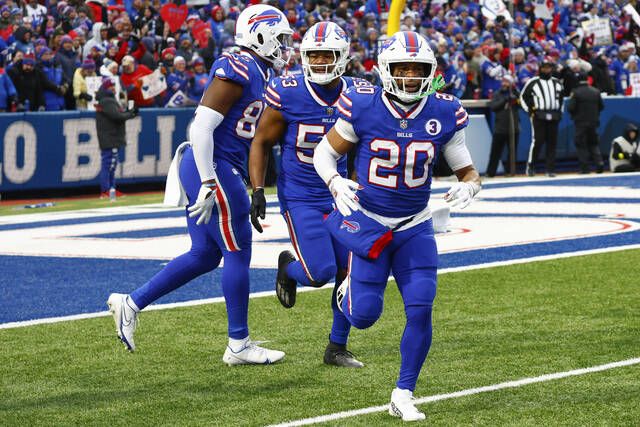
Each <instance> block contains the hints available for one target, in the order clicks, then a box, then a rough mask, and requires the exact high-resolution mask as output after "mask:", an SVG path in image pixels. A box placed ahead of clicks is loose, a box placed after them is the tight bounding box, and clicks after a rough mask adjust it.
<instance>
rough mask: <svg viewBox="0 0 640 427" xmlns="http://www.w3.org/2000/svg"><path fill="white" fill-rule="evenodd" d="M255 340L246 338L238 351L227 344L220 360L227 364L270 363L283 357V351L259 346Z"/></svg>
mask: <svg viewBox="0 0 640 427" xmlns="http://www.w3.org/2000/svg"><path fill="white" fill-rule="evenodd" d="M258 344H261V343H260V342H257V341H251V340H247V342H246V344H245V346H244V347H242V349H240V351H237V352H236V351H233V350H232V349H231V347H229V346H227V349H226V350H225V351H224V355H223V356H222V361H223V362H224V363H226V364H227V365H229V366H233V365H270V364H272V363H276V362H277V361H279V360H281V359H282V358H283V357H284V351H279V350H269V349H268V348H264V347H260V346H259V345H258Z"/></svg>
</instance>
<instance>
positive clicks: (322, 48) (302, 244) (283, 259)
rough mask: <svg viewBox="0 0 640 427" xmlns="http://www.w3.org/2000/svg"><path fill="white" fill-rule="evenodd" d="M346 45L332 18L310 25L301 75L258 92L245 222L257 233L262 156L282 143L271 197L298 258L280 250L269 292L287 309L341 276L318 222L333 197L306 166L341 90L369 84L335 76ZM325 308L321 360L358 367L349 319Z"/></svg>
mask: <svg viewBox="0 0 640 427" xmlns="http://www.w3.org/2000/svg"><path fill="white" fill-rule="evenodd" d="M349 45H350V40H349V37H348V36H347V34H346V33H345V32H344V30H343V29H342V28H340V27H339V26H338V25H336V24H334V23H333V22H327V21H324V22H320V23H318V24H315V25H314V26H312V27H311V28H309V30H308V31H307V32H306V33H305V35H304V38H303V39H302V43H301V44H300V54H301V59H302V69H303V75H296V76H293V75H287V76H284V77H279V78H277V79H274V80H273V81H272V82H271V83H270V84H269V86H268V87H267V90H266V91H265V95H264V98H265V101H266V103H267V108H266V109H265V112H264V114H263V115H262V118H261V119H260V123H259V124H258V130H257V131H256V136H255V138H254V140H253V142H252V144H251V152H250V154H249V173H250V175H251V184H252V187H253V195H252V200H251V222H252V223H253V225H254V227H255V228H256V230H258V231H259V232H262V226H261V225H260V221H259V220H258V217H260V218H262V219H264V218H265V209H266V200H265V197H264V189H263V186H264V179H265V169H266V164H267V153H268V152H269V151H270V150H271V147H273V145H275V144H276V143H278V142H280V141H282V162H281V166H280V171H281V172H280V176H279V177H278V199H279V201H280V210H281V213H282V215H283V216H284V219H285V221H286V223H287V227H288V229H289V236H290V238H291V243H292V244H293V247H294V249H295V251H296V254H297V255H298V260H296V258H295V257H294V256H293V254H292V253H291V252H289V251H284V252H282V253H280V256H279V259H278V274H277V278H276V294H277V296H278V299H279V300H280V302H281V303H282V305H283V306H285V307H287V308H291V307H293V305H294V304H295V302H296V284H297V283H300V284H301V285H303V286H314V287H320V286H322V285H324V284H325V283H327V282H328V281H330V280H334V278H335V283H336V287H337V286H338V285H339V284H340V283H341V281H342V280H343V279H344V276H345V273H344V272H345V269H346V262H347V251H346V250H345V248H344V247H343V246H341V245H339V244H337V242H335V241H333V240H332V239H331V236H330V235H329V232H328V231H327V230H326V229H325V228H324V227H323V224H322V222H323V218H324V216H326V215H327V214H329V213H330V212H331V211H332V210H333V207H332V204H333V198H332V197H331V193H329V191H328V190H327V186H326V185H325V184H324V182H323V181H322V180H321V179H320V177H319V176H318V174H317V173H316V171H315V170H314V168H313V151H314V149H315V147H316V146H317V144H318V142H320V139H321V138H322V136H323V135H324V134H325V133H326V132H327V131H328V130H329V129H330V128H331V127H332V126H333V124H334V123H335V121H336V118H337V117H338V109H337V102H338V99H339V97H340V94H341V93H343V92H344V91H346V90H347V89H348V88H350V87H352V86H354V85H360V86H367V87H368V86H370V84H369V83H368V82H367V81H366V80H361V79H352V78H350V77H342V74H343V73H344V70H345V68H346V66H347V63H348V62H349V56H348V55H349ZM337 170H338V172H339V173H340V175H341V176H346V174H347V164H346V158H345V159H342V160H341V161H340V162H339V163H338V164H337ZM336 287H334V293H335V289H336ZM332 300H335V298H332ZM332 308H333V326H332V329H331V334H330V335H329V344H328V345H327V348H326V350H325V354H324V362H325V363H327V364H330V365H337V366H344V367H362V366H363V364H362V363H361V362H360V361H358V360H357V359H356V358H355V357H354V356H353V354H352V353H351V352H349V351H348V350H347V347H346V345H347V338H348V336H349V329H350V327H351V324H350V323H349V322H348V321H347V319H346V318H345V316H344V314H343V313H342V312H341V311H340V310H339V309H338V307H337V306H336V304H335V302H332Z"/></svg>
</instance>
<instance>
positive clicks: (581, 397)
mask: <svg viewBox="0 0 640 427" xmlns="http://www.w3.org/2000/svg"><path fill="white" fill-rule="evenodd" d="M638 266H640V250H629V251H621V252H612V253H604V254H599V255H590V256H582V257H574V258H565V259H561V260H555V261H544V262H535V263H526V264H518V265H511V266H505V267H496V268H487V269H479V270H472V271H465V272H457V273H447V274H443V275H441V276H440V279H439V289H438V297H437V299H436V305H435V309H434V339H433V345H432V349H431V353H430V354H429V357H428V359H427V363H426V365H425V368H424V370H423V372H422V374H421V376H420V380H419V381H418V386H417V389H416V392H415V395H416V396H417V397H425V396H432V395H437V394H443V393H452V392H456V391H460V390H466V389H470V388H475V387H482V386H489V385H492V384H498V383H502V382H505V381H512V380H518V379H521V378H526V377H538V376H540V375H544V374H551V373H556V372H565V371H570V370H574V369H579V368H586V367H592V366H597V365H602V364H606V363H611V362H617V361H623V360H628V359H632V358H638V357H640V280H639V279H638ZM330 295H331V292H330V290H328V289H323V290H320V291H316V292H308V293H302V294H300V295H299V298H298V303H297V305H296V307H294V308H293V309H291V310H285V309H283V308H282V307H281V306H280V304H279V303H278V302H277V300H276V298H275V297H274V296H271V297H263V298H256V299H252V300H251V304H250V326H251V328H252V337H253V339H258V340H260V339H268V340H270V342H269V343H268V346H271V347H272V348H277V349H282V350H284V351H286V353H287V356H286V358H285V359H284V361H283V363H280V364H276V365H272V366H241V367H233V368H230V367H227V366H225V365H223V364H222V362H221V357H222V353H223V351H224V348H225V345H226V320H225V311H224V305H223V304H210V305H202V306H195V307H184V308H176V309H170V310H160V311H149V312H144V313H142V315H141V324H140V326H139V329H138V333H137V335H136V344H137V346H138V351H137V352H136V353H134V354H130V353H128V352H126V351H125V350H124V347H123V346H122V344H120V343H119V342H118V341H117V340H116V334H115V328H114V325H113V324H112V319H111V318H110V317H100V318H94V319H87V320H78V321H72V322H63V323H55V324H48V325H39V326H31V327H24V328H16V329H3V330H0V345H1V346H2V351H1V352H0V384H1V386H0V395H1V396H2V398H1V399H0V420H1V424H2V425H6V426H14V425H15V426H27V425H82V426H85V425H92V426H93V425H190V426H191V425H207V426H212V425H213V426H218V425H220V426H226V425H228V426H238V425H251V426H257V425H267V424H277V423H282V422H285V421H290V420H298V419H302V418H307V417H315V416H320V415H327V414H333V413H336V412H340V411H348V410H356V409H362V408H367V407H371V406H378V405H384V404H386V403H388V400H389V395H390V393H391V390H392V388H393V387H394V381H395V378H396V376H397V372H398V365H399V351H398V345H399V339H400V334H401V331H402V328H403V325H404V314H403V310H402V305H401V301H400V297H399V294H398V292H397V289H396V287H395V286H393V284H390V286H389V288H388V291H387V294H386V306H385V311H384V313H383V316H382V318H381V319H380V321H379V322H378V323H377V324H376V325H374V326H373V327H372V328H370V329H368V330H365V331H359V330H355V331H353V333H352V338H351V341H350V343H351V344H350V348H351V350H352V351H353V352H354V353H355V354H356V355H357V356H358V357H359V358H360V359H361V360H362V361H364V362H365V364H366V367H365V368H363V369H360V370H345V369H340V368H335V367H328V366H325V365H323V364H322V353H323V350H324V346H325V344H326V340H327V335H328V331H329V327H330V317H331V315H330V306H329V298H330ZM419 407H420V408H421V409H422V410H424V411H425V412H426V413H427V422H428V423H429V424H431V425H442V426H454V425H486V426H494V425H531V426H534V425H535V426H543V425H575V426H586V425H589V426H592V425H598V426H600V425H615V426H627V425H628V426H633V425H639V423H640V421H639V420H640V365H638V364H634V365H631V366H627V367H621V368H615V369H610V370H606V371H602V372H595V373H587V374H585V375H579V376H572V377H569V378H564V379H558V380H552V381H545V382H539V383H536V384H530V385H523V386H522V387H517V388H508V389H503V390H498V391H489V392H485V393H480V394H473V395H469V396H466V397H456V398H450V399H446V400H440V401H437V402H432V403H426V404H421V405H420V406H419ZM399 424H401V421H399V420H398V419H396V418H391V417H390V416H389V415H387V414H386V413H384V412H379V413H374V414H369V415H363V416H356V417H351V418H345V419H340V420H337V421H333V422H330V423H327V425H336V426H338V425H339V426H344V425H359V426H377V425H399Z"/></svg>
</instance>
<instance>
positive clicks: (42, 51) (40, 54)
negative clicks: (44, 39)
mask: <svg viewBox="0 0 640 427" xmlns="http://www.w3.org/2000/svg"><path fill="white" fill-rule="evenodd" d="M47 53H52V50H51V49H49V48H48V47H43V48H42V49H41V50H40V52H38V59H41V58H42V57H43V56H44V55H46V54H47Z"/></svg>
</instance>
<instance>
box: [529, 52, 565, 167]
mask: <svg viewBox="0 0 640 427" xmlns="http://www.w3.org/2000/svg"><path fill="white" fill-rule="evenodd" d="M553 68H554V64H553V59H551V58H550V57H545V58H544V59H543V60H542V64H540V71H539V73H538V75H537V76H536V77H532V78H531V79H529V80H528V81H527V83H526V84H525V85H524V87H523V88H522V92H521V94H520V105H521V106H522V108H523V109H524V111H526V112H527V113H529V116H530V117H531V146H530V147H529V158H528V159H527V175H529V176H534V175H535V173H536V171H535V163H536V160H537V159H538V152H539V151H540V147H541V146H542V145H545V146H546V158H545V163H546V169H547V176H549V177H554V176H556V175H555V167H556V144H557V142H558V123H559V122H560V119H561V117H562V99H563V96H564V95H563V87H562V82H561V81H560V80H559V79H557V78H555V77H552V76H551V73H552V72H553Z"/></svg>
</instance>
